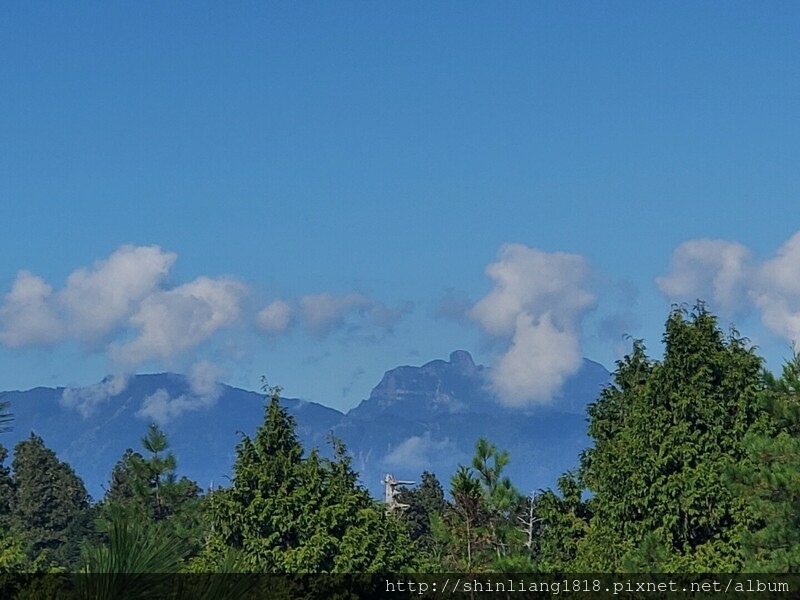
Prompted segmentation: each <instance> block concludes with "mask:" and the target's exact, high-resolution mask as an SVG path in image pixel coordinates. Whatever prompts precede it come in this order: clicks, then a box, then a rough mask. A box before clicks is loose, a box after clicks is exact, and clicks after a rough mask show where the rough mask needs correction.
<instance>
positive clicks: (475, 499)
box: [432, 438, 532, 573]
mask: <svg viewBox="0 0 800 600" xmlns="http://www.w3.org/2000/svg"><path fill="white" fill-rule="evenodd" d="M509 459H510V458H509V454H508V452H507V451H505V450H504V451H500V450H498V448H497V446H496V445H495V444H492V443H490V442H488V441H487V440H486V439H484V438H481V439H479V440H478V442H477V443H476V444H475V456H474V457H473V459H472V465H471V466H470V467H467V466H465V465H461V466H460V467H459V469H458V470H457V471H456V473H455V475H453V478H452V479H451V481H450V495H451V496H452V502H451V503H450V504H449V506H448V509H447V510H445V511H444V513H443V515H442V517H441V519H439V518H436V519H433V522H432V528H433V531H434V539H435V540H436V543H437V544H438V545H439V549H438V554H439V555H440V556H441V557H442V567H443V568H444V569H446V570H454V571H459V572H466V573H473V572H480V571H493V572H499V571H522V570H528V569H530V568H531V566H532V563H531V562H530V552H529V549H528V548H527V547H526V546H525V541H526V538H525V536H524V534H523V533H522V531H520V529H519V526H518V519H519V517H520V516H521V515H522V513H523V512H524V508H525V499H524V498H523V496H522V494H520V493H519V492H518V491H517V490H516V488H514V486H513V485H512V484H511V481H510V479H509V478H508V477H506V476H504V475H503V474H502V473H503V469H504V468H505V467H506V466H507V465H508V462H509Z"/></svg>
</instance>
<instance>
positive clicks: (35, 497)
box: [12, 434, 92, 568]
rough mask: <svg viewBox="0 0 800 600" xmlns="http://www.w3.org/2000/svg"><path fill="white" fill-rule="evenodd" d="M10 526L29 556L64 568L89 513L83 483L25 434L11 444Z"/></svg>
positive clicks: (70, 562) (75, 552) (87, 527)
mask: <svg viewBox="0 0 800 600" xmlns="http://www.w3.org/2000/svg"><path fill="white" fill-rule="evenodd" d="M12 468H13V471H14V481H13V486H14V496H13V501H12V527H13V528H14V529H16V530H17V531H21V532H23V533H24V537H25V540H26V542H27V544H28V545H29V551H30V557H31V559H33V558H34V557H38V558H39V560H40V561H44V562H45V563H52V564H57V565H60V566H63V567H67V568H70V567H72V566H74V565H75V564H76V561H77V558H78V555H79V543H80V540H81V539H83V538H84V537H86V536H87V535H89V533H90V531H91V518H92V513H91V511H90V506H89V501H90V498H89V495H88V494H87V493H86V488H85V487H84V485H83V482H82V481H81V480H80V478H79V477H78V476H77V475H76V474H75V472H74V471H73V470H72V467H70V466H69V465H68V464H67V463H64V462H61V461H59V460H58V459H57V458H56V455H55V453H54V452H53V451H52V450H50V449H49V448H47V447H45V445H44V442H43V440H42V438H40V437H38V436H36V435H33V434H31V437H30V438H28V439H27V440H24V441H21V442H19V443H18V444H17V445H16V447H15V448H14V461H13V463H12Z"/></svg>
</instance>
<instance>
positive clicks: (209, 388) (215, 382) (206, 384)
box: [189, 360, 222, 400]
mask: <svg viewBox="0 0 800 600" xmlns="http://www.w3.org/2000/svg"><path fill="white" fill-rule="evenodd" d="M220 377H222V371H221V370H220V369H219V367H217V366H216V365H214V364H213V363H210V362H209V361H207V360H200V361H198V362H196V363H194V364H193V365H192V368H191V369H190V370H189V389H191V390H192V393H193V394H194V395H195V396H203V397H213V398H214V399H215V400H216V399H217V398H219V396H220V394H221V389H220V385H219V379H220Z"/></svg>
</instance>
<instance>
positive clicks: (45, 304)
mask: <svg viewBox="0 0 800 600" xmlns="http://www.w3.org/2000/svg"><path fill="white" fill-rule="evenodd" d="M0 328H1V329H0V342H2V343H3V344H5V345H7V346H11V347H12V348H16V347H19V346H33V345H49V344H53V343H56V342H58V341H60V340H61V338H62V337H63V335H64V324H63V323H62V322H61V321H60V319H59V317H58V313H57V311H56V309H55V306H54V298H53V288H52V287H50V286H49V285H48V284H47V283H46V282H45V281H44V279H42V278H41V277H37V276H36V275H33V274H32V273H29V272H28V271H20V272H19V273H18V274H17V278H16V280H15V281H14V284H13V286H12V287H11V291H10V292H8V293H7V294H6V295H5V297H4V298H3V304H2V306H0Z"/></svg>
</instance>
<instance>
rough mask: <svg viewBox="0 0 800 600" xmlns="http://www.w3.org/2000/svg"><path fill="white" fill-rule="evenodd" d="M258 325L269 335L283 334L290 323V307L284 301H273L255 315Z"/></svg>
mask: <svg viewBox="0 0 800 600" xmlns="http://www.w3.org/2000/svg"><path fill="white" fill-rule="evenodd" d="M256 321H257V322H258V325H259V326H260V327H261V329H263V330H264V331H266V332H267V333H269V334H278V333H283V332H284V331H286V330H287V329H288V328H289V325H290V324H291V321H292V306H291V305H290V304H289V303H288V302H286V301H285V300H281V299H278V300H274V301H273V302H271V303H270V304H268V305H267V306H265V307H264V308H263V309H261V311H259V313H258V315H256Z"/></svg>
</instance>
